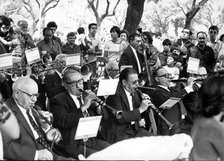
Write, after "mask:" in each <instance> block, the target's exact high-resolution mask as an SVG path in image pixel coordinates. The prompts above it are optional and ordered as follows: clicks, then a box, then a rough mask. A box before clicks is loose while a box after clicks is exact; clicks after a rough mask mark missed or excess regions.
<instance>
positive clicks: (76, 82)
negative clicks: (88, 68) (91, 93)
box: [65, 79, 84, 86]
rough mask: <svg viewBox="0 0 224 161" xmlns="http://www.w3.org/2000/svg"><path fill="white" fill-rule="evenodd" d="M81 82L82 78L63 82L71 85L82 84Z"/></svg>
mask: <svg viewBox="0 0 224 161" xmlns="http://www.w3.org/2000/svg"><path fill="white" fill-rule="evenodd" d="M83 82H84V79H79V80H77V81H71V82H65V83H66V84H69V85H71V86H76V85H82V84H83Z"/></svg>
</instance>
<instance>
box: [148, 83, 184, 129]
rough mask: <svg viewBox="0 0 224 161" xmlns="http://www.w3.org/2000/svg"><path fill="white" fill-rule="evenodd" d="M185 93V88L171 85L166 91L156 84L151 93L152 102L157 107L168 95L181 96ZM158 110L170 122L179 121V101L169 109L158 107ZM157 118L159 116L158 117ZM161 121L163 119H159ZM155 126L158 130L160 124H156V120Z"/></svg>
mask: <svg viewBox="0 0 224 161" xmlns="http://www.w3.org/2000/svg"><path fill="white" fill-rule="evenodd" d="M186 94H187V91H186V90H185V89H182V90H180V89H179V88H175V87H172V88H170V91H168V90H166V89H164V88H162V87H160V86H157V87H156V89H155V91H154V92H153V93H152V102H153V104H154V105H155V106H156V107H157V108H158V107H159V106H160V105H162V104H163V103H164V102H165V101H167V100H168V99H169V98H170V97H177V98H182V97H184V96H185V95H186ZM159 110H160V111H162V115H163V116H164V117H165V118H166V119H167V120H168V121H170V122H171V123H180V122H181V109H180V105H179V103H177V104H175V105H174V106H173V107H171V108H170V109H164V110H162V109H159ZM158 119H160V118H159V117H158ZM161 122H162V123H164V121H161ZM157 127H158V131H159V128H160V125H158V122H157ZM167 129H168V128H167Z"/></svg>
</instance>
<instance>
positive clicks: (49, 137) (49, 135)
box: [32, 107, 62, 149]
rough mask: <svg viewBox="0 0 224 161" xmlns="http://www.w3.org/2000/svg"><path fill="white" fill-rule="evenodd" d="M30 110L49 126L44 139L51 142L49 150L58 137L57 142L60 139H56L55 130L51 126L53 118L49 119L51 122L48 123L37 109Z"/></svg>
mask: <svg viewBox="0 0 224 161" xmlns="http://www.w3.org/2000/svg"><path fill="white" fill-rule="evenodd" d="M32 110H33V111H34V112H35V113H36V114H37V115H38V116H39V117H40V118H41V119H43V120H44V121H45V122H46V123H47V124H48V125H49V127H50V129H49V130H48V131H47V132H46V138H47V140H48V141H51V142H52V143H51V149H52V147H53V144H54V143H55V141H56V140H57V139H58V137H59V140H61V139H62V138H61V136H60V135H59V136H58V137H57V138H56V133H55V128H54V127H53V126H52V123H51V122H52V120H53V117H52V118H50V119H51V120H50V121H49V120H48V118H46V117H45V116H44V115H42V113H41V112H39V111H38V110H37V109H35V107H33V108H32Z"/></svg>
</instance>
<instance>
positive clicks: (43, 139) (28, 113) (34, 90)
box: [3, 77, 66, 160]
mask: <svg viewBox="0 0 224 161" xmlns="http://www.w3.org/2000/svg"><path fill="white" fill-rule="evenodd" d="M37 97H38V86H37V84H36V82H35V81H34V80H33V79H31V78H29V77H21V78H19V79H18V80H17V81H16V82H15V83H14V85H13V95H12V97H11V98H10V99H8V100H7V101H6V104H7V106H8V107H9V108H10V109H11V110H12V111H13V113H14V114H15V116H16V118H17V120H18V123H19V128H20V137H19V138H18V139H16V140H11V138H10V137H9V136H8V135H3V145H4V157H5V158H6V159H9V160H53V159H54V160H60V159H66V158H64V157H61V156H58V155H56V154H55V153H53V152H52V148H51V144H50V141H52V142H56V143H57V142H59V141H60V138H61V134H60V132H59V131H58V129H55V128H51V129H50V131H48V132H47V133H45V132H44V131H43V129H42V126H41V123H40V119H42V118H41V116H40V114H39V113H38V112H37V110H34V109H35V102H36V101H37ZM3 134H4V133H3Z"/></svg>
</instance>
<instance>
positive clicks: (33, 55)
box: [25, 48, 41, 64]
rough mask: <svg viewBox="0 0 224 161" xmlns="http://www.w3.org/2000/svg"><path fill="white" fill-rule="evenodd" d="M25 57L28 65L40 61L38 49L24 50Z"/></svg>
mask: <svg viewBox="0 0 224 161" xmlns="http://www.w3.org/2000/svg"><path fill="white" fill-rule="evenodd" d="M25 55H26V60H27V63H28V64H33V63H36V62H38V61H40V60H41V58H40V53H39V50H38V48H33V49H29V50H26V52H25Z"/></svg>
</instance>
